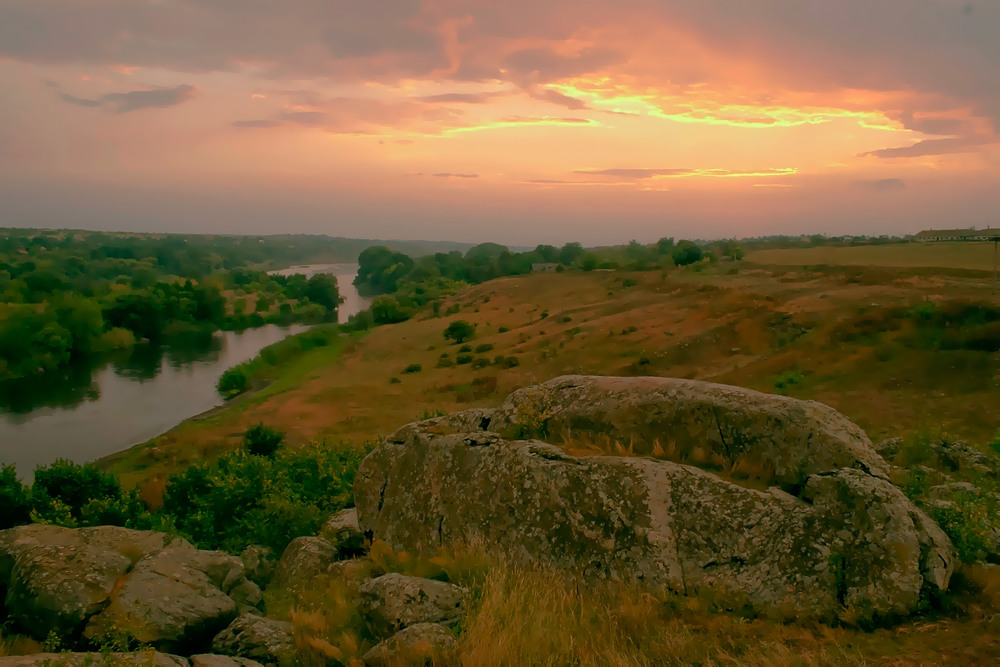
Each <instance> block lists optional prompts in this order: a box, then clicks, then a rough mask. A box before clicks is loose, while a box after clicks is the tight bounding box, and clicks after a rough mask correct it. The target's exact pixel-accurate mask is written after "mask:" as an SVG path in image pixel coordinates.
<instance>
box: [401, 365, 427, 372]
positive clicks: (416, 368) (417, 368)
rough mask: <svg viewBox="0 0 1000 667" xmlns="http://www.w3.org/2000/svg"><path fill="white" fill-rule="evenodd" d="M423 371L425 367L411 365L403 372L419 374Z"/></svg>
mask: <svg viewBox="0 0 1000 667" xmlns="http://www.w3.org/2000/svg"><path fill="white" fill-rule="evenodd" d="M422 370H424V367H423V366H421V365H420V364H410V365H409V366H407V367H406V368H404V369H403V372H404V373H419V372H420V371H422Z"/></svg>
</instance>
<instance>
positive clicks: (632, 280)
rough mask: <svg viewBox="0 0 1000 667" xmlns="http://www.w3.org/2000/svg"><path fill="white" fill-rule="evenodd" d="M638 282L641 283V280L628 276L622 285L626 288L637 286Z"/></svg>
mask: <svg viewBox="0 0 1000 667" xmlns="http://www.w3.org/2000/svg"><path fill="white" fill-rule="evenodd" d="M638 284H639V281H638V280H636V279H635V278H626V279H625V280H623V281H622V287H625V288H628V287H635V286H636V285H638Z"/></svg>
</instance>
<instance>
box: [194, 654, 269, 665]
mask: <svg viewBox="0 0 1000 667" xmlns="http://www.w3.org/2000/svg"><path fill="white" fill-rule="evenodd" d="M191 667H264V666H263V665H262V664H260V663H259V662H257V661H256V660H248V659H247V658H234V657H231V656H228V655H213V654H211V653H203V654H200V655H192V656H191Z"/></svg>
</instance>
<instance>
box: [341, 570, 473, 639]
mask: <svg viewBox="0 0 1000 667" xmlns="http://www.w3.org/2000/svg"><path fill="white" fill-rule="evenodd" d="M464 598H465V589H463V588H460V587H459V586H454V585H452V584H446V583H444V582H441V581H434V580H432V579H421V578H419V577H410V576H406V575H403V574H397V573H391V574H386V575H382V576H381V577H378V578H377V579H372V580H371V581H369V582H367V583H365V584H364V585H362V586H361V595H360V601H359V603H358V610H359V611H360V612H361V615H362V616H363V617H364V618H365V620H366V621H367V622H368V625H369V626H370V627H371V628H372V630H373V631H374V633H375V634H376V635H380V636H387V635H391V634H392V633H394V632H397V631H399V630H402V629H403V628H406V627H409V626H411V625H415V624H417V623H447V622H452V621H457V620H458V618H459V617H460V616H461V615H462V611H463V609H462V605H463V600H464Z"/></svg>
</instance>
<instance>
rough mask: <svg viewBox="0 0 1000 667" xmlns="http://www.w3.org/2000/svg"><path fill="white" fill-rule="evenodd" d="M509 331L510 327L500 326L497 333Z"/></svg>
mask: <svg viewBox="0 0 1000 667" xmlns="http://www.w3.org/2000/svg"><path fill="white" fill-rule="evenodd" d="M508 331H510V327H500V328H499V329H497V333H507V332H508Z"/></svg>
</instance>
